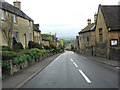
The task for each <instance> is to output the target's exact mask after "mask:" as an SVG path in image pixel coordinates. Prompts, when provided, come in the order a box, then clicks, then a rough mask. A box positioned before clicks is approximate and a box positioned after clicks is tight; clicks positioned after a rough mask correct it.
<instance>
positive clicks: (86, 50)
mask: <svg viewBox="0 0 120 90" xmlns="http://www.w3.org/2000/svg"><path fill="white" fill-rule="evenodd" d="M96 18H97V14H95V15H94V23H91V19H88V20H87V21H88V25H87V26H86V27H85V28H84V29H82V30H81V31H80V32H79V49H80V50H79V52H80V53H83V54H88V55H93V50H94V46H95V27H96Z"/></svg>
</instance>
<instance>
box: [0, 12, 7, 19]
mask: <svg viewBox="0 0 120 90" xmlns="http://www.w3.org/2000/svg"><path fill="white" fill-rule="evenodd" d="M5 19H6V11H5V10H2V11H1V20H5Z"/></svg>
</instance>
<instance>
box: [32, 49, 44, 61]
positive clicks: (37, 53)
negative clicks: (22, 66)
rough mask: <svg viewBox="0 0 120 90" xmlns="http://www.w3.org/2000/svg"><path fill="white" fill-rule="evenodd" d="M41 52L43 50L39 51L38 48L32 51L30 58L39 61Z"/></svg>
mask: <svg viewBox="0 0 120 90" xmlns="http://www.w3.org/2000/svg"><path fill="white" fill-rule="evenodd" d="M41 52H42V50H39V49H37V48H34V49H30V56H31V58H32V59H39V58H40V55H41Z"/></svg>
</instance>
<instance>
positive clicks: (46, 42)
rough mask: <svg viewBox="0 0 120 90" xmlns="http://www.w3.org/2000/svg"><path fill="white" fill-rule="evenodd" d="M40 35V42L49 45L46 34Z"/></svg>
mask: <svg viewBox="0 0 120 90" xmlns="http://www.w3.org/2000/svg"><path fill="white" fill-rule="evenodd" d="M41 36H42V44H43V45H44V46H50V40H49V39H48V38H47V36H46V35H45V34H41Z"/></svg>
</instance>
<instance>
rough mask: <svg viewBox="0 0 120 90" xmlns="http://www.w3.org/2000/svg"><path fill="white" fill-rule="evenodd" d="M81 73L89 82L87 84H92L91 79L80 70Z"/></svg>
mask: <svg viewBox="0 0 120 90" xmlns="http://www.w3.org/2000/svg"><path fill="white" fill-rule="evenodd" d="M79 72H80V73H81V74H82V76H83V77H84V79H85V80H86V81H87V83H91V81H90V79H89V78H88V77H87V76H86V75H85V74H84V73H83V71H82V70H80V69H79Z"/></svg>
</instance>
